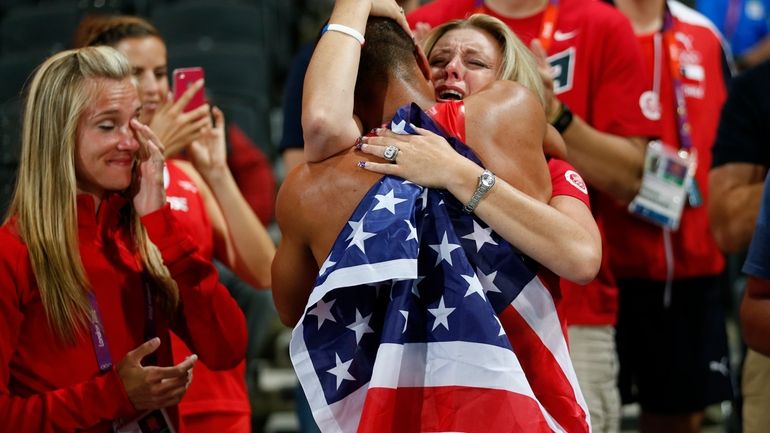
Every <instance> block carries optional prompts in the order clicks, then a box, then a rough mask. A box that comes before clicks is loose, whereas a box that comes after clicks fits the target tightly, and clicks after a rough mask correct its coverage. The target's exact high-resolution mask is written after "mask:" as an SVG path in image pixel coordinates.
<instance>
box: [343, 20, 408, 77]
mask: <svg viewBox="0 0 770 433" xmlns="http://www.w3.org/2000/svg"><path fill="white" fill-rule="evenodd" d="M364 38H365V39H366V42H365V43H364V46H363V48H362V49H361V61H360V63H359V66H358V80H357V84H356V91H357V92H358V90H359V89H358V87H359V86H367V87H376V86H378V85H379V84H384V83H386V82H387V81H388V79H389V78H390V77H396V78H411V74H412V73H414V71H415V65H416V60H415V57H414V50H415V44H414V41H413V40H412V37H411V36H409V34H407V32H406V31H405V30H404V29H403V28H401V26H400V25H399V24H398V23H396V22H395V21H393V20H392V19H390V18H381V17H370V18H369V21H368V22H367V23H366V34H365V35H364ZM360 90H363V91H364V92H365V89H363V88H362V89H360Z"/></svg>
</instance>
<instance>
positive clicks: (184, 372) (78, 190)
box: [0, 47, 246, 433]
mask: <svg viewBox="0 0 770 433" xmlns="http://www.w3.org/2000/svg"><path fill="white" fill-rule="evenodd" d="M27 93H28V96H27V100H26V104H25V106H26V110H25V114H24V122H23V124H24V125H23V134H22V137H23V138H22V146H21V163H20V166H19V174H18V181H17V185H16V189H15V192H14V197H13V200H12V203H11V206H10V209H9V213H8V216H7V218H6V220H5V222H4V224H3V226H2V228H0V244H2V245H3V249H2V251H1V252H0V419H1V420H2V426H3V430H4V431H13V432H20V433H26V432H29V433H32V432H35V433H39V432H61V431H78V432H89V433H91V432H93V433H97V432H100V433H107V432H113V431H127V430H130V429H131V428H133V427H132V425H135V424H140V423H146V422H149V420H153V421H154V422H159V423H167V424H170V425H171V426H174V427H176V426H177V425H178V417H177V412H176V404H177V403H178V402H179V400H180V399H181V397H182V396H183V395H184V393H185V391H186V389H187V387H188V385H189V383H190V379H191V369H192V366H193V364H195V361H196V359H197V356H199V357H200V359H201V360H202V361H205V362H206V363H207V365H208V366H209V367H210V368H214V369H227V368H232V367H234V366H235V365H237V364H238V362H239V361H240V360H241V359H243V357H244V352H245V348H246V333H245V324H244V319H243V316H242V315H241V314H240V310H239V309H238V305H237V304H236V303H235V302H234V301H233V300H232V299H231V298H230V297H229V296H228V293H227V291H226V290H225V288H224V287H222V286H221V285H220V284H219V283H218V277H217V272H216V270H215V269H214V267H213V266H212V264H211V263H210V262H209V261H207V260H205V259H204V258H203V257H202V256H201V255H200V254H199V253H198V251H197V248H196V246H195V243H194V242H193V240H192V239H191V238H190V237H189V236H188V235H187V234H186V232H185V231H184V230H179V225H178V222H177V220H176V219H175V217H174V215H173V213H172V212H171V209H170V206H169V205H168V204H167V203H166V197H165V190H164V187H163V166H164V157H163V154H162V152H161V149H162V146H163V144H162V142H160V140H159V139H158V138H157V136H156V135H155V134H154V133H153V132H152V130H150V129H149V128H148V127H147V126H145V125H143V124H141V123H140V122H139V121H138V120H136V115H137V113H138V112H139V109H140V106H141V104H140V102H139V97H138V94H137V91H136V87H135V86H134V84H133V82H132V79H131V66H130V64H129V63H128V62H127V61H126V59H125V58H124V57H123V56H122V55H120V53H118V52H117V51H115V50H114V49H112V48H108V47H91V48H82V49H78V50H70V51H65V52H62V53H59V54H56V55H54V56H52V57H51V58H49V59H47V60H46V61H45V62H44V63H43V64H42V65H41V66H40V67H39V68H38V69H37V70H36V73H35V75H34V76H33V78H32V80H31V83H30V85H29V88H28V92H27ZM190 319H193V320H190ZM170 329H173V330H174V331H175V332H177V333H178V335H181V336H182V337H183V338H184V339H185V341H186V342H187V344H188V345H189V346H190V347H191V348H193V350H194V351H195V353H196V354H197V356H196V355H193V356H191V357H189V358H187V359H185V360H184V361H182V362H181V363H179V364H177V365H175V366H171V363H172V359H171V351H170V342H169V330H170ZM114 429H115V430H114Z"/></svg>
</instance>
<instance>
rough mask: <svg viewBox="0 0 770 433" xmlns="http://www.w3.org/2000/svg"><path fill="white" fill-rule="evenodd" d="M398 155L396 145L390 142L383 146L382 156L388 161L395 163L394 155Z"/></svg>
mask: <svg viewBox="0 0 770 433" xmlns="http://www.w3.org/2000/svg"><path fill="white" fill-rule="evenodd" d="M397 155H398V147H397V146H395V145H393V144H390V145H388V146H387V147H385V152H383V153H382V157H383V158H384V159H385V160H386V161H390V162H392V163H394V164H395V163H396V156H397Z"/></svg>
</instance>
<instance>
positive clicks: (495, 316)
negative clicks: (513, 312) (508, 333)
mask: <svg viewBox="0 0 770 433" xmlns="http://www.w3.org/2000/svg"><path fill="white" fill-rule="evenodd" d="M492 317H494V318H495V320H496V321H497V324H498V325H500V332H498V333H497V336H498V337H502V336H503V335H505V328H503V322H501V321H500V318H499V317H497V314H495V315H493V316H492Z"/></svg>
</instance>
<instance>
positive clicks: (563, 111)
mask: <svg viewBox="0 0 770 433" xmlns="http://www.w3.org/2000/svg"><path fill="white" fill-rule="evenodd" d="M573 117H574V116H573V114H572V110H570V109H569V107H568V106H567V104H565V103H563V102H562V103H560V104H559V112H558V113H556V116H554V119H553V120H551V125H553V127H554V128H556V130H557V131H559V134H564V131H566V130H567V128H569V126H570V125H571V124H572V118H573Z"/></svg>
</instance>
